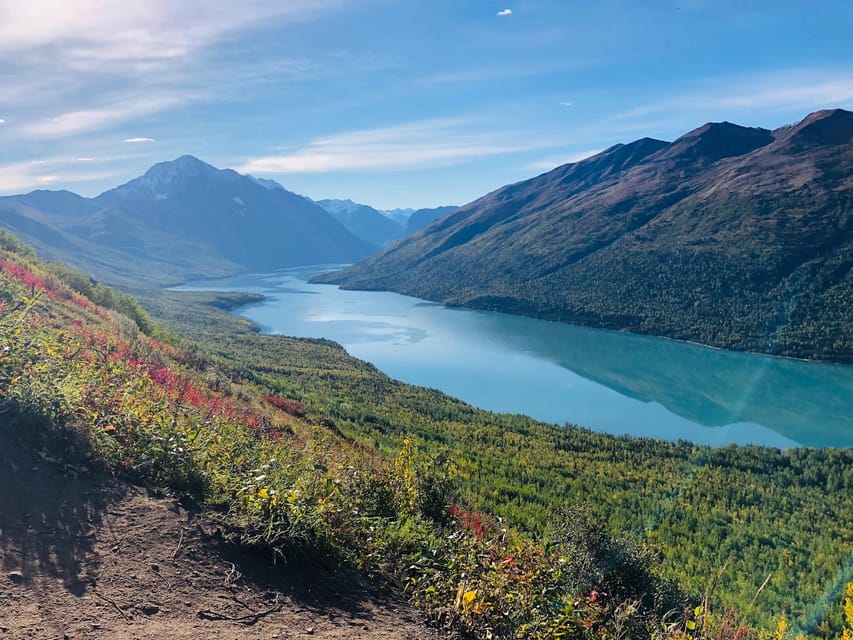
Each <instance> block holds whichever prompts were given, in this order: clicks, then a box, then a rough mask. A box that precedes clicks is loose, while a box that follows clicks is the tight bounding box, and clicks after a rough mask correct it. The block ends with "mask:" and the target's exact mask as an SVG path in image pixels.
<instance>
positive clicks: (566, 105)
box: [560, 100, 572, 107]
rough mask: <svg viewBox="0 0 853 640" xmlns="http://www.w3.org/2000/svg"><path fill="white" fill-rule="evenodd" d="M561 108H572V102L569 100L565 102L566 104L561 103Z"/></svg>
mask: <svg viewBox="0 0 853 640" xmlns="http://www.w3.org/2000/svg"><path fill="white" fill-rule="evenodd" d="M560 106H561V107H571V106H572V103H571V102H569V101H568V100H566V101H564V102H561V103H560Z"/></svg>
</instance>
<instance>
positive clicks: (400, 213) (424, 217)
mask: <svg viewBox="0 0 853 640" xmlns="http://www.w3.org/2000/svg"><path fill="white" fill-rule="evenodd" d="M315 204H317V205H319V206H321V207H323V208H324V209H325V210H326V211H328V212H329V213H330V214H331V215H332V217H333V218H334V219H335V220H337V221H338V222H340V223H341V224H342V225H344V226H345V227H346V228H347V229H349V230H350V232H351V233H353V234H354V235H356V236H358V237H359V238H361V239H362V240H364V241H365V242H369V243H371V244H373V245H375V246H376V247H377V248H379V247H383V246H385V245H386V244H388V243H389V242H391V241H393V240H397V239H398V238H402V237H403V236H406V235H409V234H410V233H414V232H415V231H418V230H420V229H423V228H424V227H426V226H427V225H429V224H430V223H431V222H433V221H435V220H437V219H438V218H441V217H444V216H446V215H448V214H449V213H451V212H453V211H455V210H456V209H457V208H458V207H456V206H453V205H451V206H445V207H435V208H432V209H389V210H380V209H374V208H373V207H371V206H369V205H366V204H359V203H358V202H353V201H352V200H316V201H315Z"/></svg>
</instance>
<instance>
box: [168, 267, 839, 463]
mask: <svg viewBox="0 0 853 640" xmlns="http://www.w3.org/2000/svg"><path fill="white" fill-rule="evenodd" d="M318 270H319V268H318V267H302V268H297V269H286V270H281V271H277V272H275V273H271V274H249V275H242V276H238V277H232V278H225V279H221V280H206V281H204V282H200V283H190V284H188V285H186V286H184V287H178V289H191V290H217V291H246V292H254V293H260V294H263V295H264V296H266V300H264V301H263V302H261V303H258V304H252V305H248V306H246V307H243V308H241V309H240V310H239V314H240V315H242V316H244V317H246V318H249V319H250V320H253V321H254V322H255V323H257V324H258V325H259V326H260V327H261V329H262V330H263V331H265V332H269V333H278V334H283V335H288V336H298V337H312V338H329V339H331V340H334V341H336V342H338V343H340V344H341V345H343V346H344V347H345V348H346V350H347V351H348V352H349V353H351V354H352V355H353V356H355V357H357V358H360V359H362V360H366V361H368V362H371V363H372V364H374V365H375V366H376V367H378V368H379V369H381V370H382V371H384V372H385V373H387V374H388V375H390V376H392V377H394V378H397V379H398V380H402V381H404V382H408V383H412V384H416V385H422V386H427V387H433V388H435V389H440V390H441V391H443V392H445V393H447V394H449V395H452V396H455V397H457V398H460V399H462V400H464V401H466V402H468V403H470V404H473V405H475V406H478V407H481V408H483V409H487V410H489V411H496V412H503V413H522V414H526V415H529V416H532V417H534V418H536V419H538V420H542V421H545V422H552V423H557V424H565V423H571V424H577V425H581V426H584V427H588V428H590V429H594V430H596V431H604V432H607V433H612V434H616V435H622V434H629V435H633V436H643V437H649V438H662V439H666V440H677V439H684V440H690V441H692V442H696V443H701V444H709V445H726V444H729V443H735V444H761V445H769V446H775V447H780V448H785V447H792V446H798V445H802V446H810V447H830V446H834V447H850V446H853V366H845V365H826V364H814V363H808V362H800V361H795V360H787V359H782V358H773V357H768V356H760V355H753V354H745V353H738V352H732V351H723V350H719V349H710V348H705V347H700V346H696V345H692V344H686V343H683V342H677V341H674V340H667V339H664V338H655V337H651V336H642V335H635V334H628V333H621V332H616V331H607V330H600V329H589V328H585V327H576V326H571V325H565V324H559V323H555V322H547V321H543V320H535V319H531V318H522V317H518V316H511V315H506V314H501V313H494V312H483V311H471V310H465V309H454V308H447V307H444V306H442V305H439V304H434V303H431V302H425V301H423V300H418V299H416V298H411V297H408V296H402V295H399V294H396V293H389V292H373V291H344V290H341V289H338V288H337V287H336V286H333V285H320V284H309V283H308V282H307V279H308V277H309V276H311V275H313V274H314V273H316V272H317V271H318Z"/></svg>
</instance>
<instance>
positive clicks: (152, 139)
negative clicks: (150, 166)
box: [122, 138, 156, 144]
mask: <svg viewBox="0 0 853 640" xmlns="http://www.w3.org/2000/svg"><path fill="white" fill-rule="evenodd" d="M122 142H128V143H130V144H135V143H138V142H156V140H154V138H125V139H124V140H122Z"/></svg>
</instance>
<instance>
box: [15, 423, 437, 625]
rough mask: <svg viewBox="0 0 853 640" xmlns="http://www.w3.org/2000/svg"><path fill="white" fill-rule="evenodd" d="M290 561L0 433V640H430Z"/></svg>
mask: <svg viewBox="0 0 853 640" xmlns="http://www.w3.org/2000/svg"><path fill="white" fill-rule="evenodd" d="M299 564H300V566H296V565H295V564H294V563H290V564H288V565H282V564H281V563H279V564H277V565H272V564H271V563H269V562H268V561H267V560H266V559H264V558H261V557H259V556H257V555H253V554H249V553H243V552H241V551H240V550H239V549H237V548H235V547H234V546H231V545H229V544H227V543H225V542H224V541H223V540H222V537H221V536H220V535H219V532H218V529H217V528H216V527H215V525H213V524H212V523H211V522H210V521H209V520H207V519H206V518H205V517H204V516H203V515H199V514H194V513H192V512H189V511H187V510H186V509H184V508H182V507H181V506H180V505H178V504H177V503H176V502H175V501H174V500H171V499H163V498H155V497H152V496H149V495H148V494H147V493H146V492H145V491H144V490H143V489H140V488H137V487H131V486H127V485H124V484H121V483H118V482H115V481H104V480H98V479H96V474H92V473H90V472H89V471H88V470H87V469H86V468H85V466H83V465H81V464H76V465H69V464H64V463H63V462H62V461H59V460H56V459H54V458H52V457H51V456H50V455H49V454H47V453H45V452H42V453H40V454H35V455H34V454H33V453H32V452H29V451H25V450H23V449H21V448H20V447H18V446H16V445H14V444H12V443H9V442H6V441H5V438H4V437H3V436H2V430H0V640H7V639H8V640H13V639H14V640H19V639H24V638H26V639H36V638H37V639H42V638H44V639H51V640H53V639H59V640H63V639H66V638H67V639H70V640H84V639H85V640H89V639H92V640H102V639H107V638H115V639H118V640H131V639H142V638H169V639H171V638H176V639H184V638H186V639H190V638H192V639H193V640H205V639H208V638H209V639H211V640H212V639H216V640H220V639H223V640H252V639H261V638H263V639H267V638H281V639H290V638H294V639H295V638H318V639H332V638H366V639H377V640H379V639H391V638H412V639H417V640H427V639H434V638H437V637H439V636H438V634H437V632H435V631H432V630H430V629H428V628H427V627H426V626H425V625H424V622H423V617H422V615H421V614H420V613H419V612H418V611H417V610H415V609H413V608H412V607H411V606H410V605H408V604H407V603H406V602H405V601H404V600H403V599H402V598H401V597H400V595H399V594H397V593H395V592H394V591H393V590H391V589H389V588H387V587H381V586H376V585H375V584H372V583H371V582H370V581H369V580H367V579H366V578H364V577H363V576H361V575H360V574H358V573H357V572H354V571H337V572H335V571H331V570H329V569H325V568H322V567H317V566H312V565H310V564H307V563H299Z"/></svg>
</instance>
